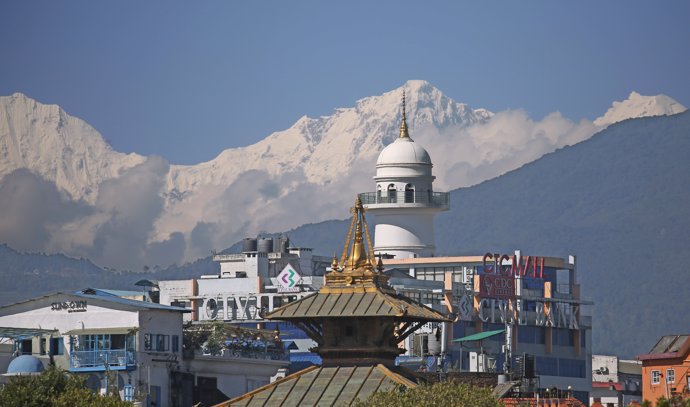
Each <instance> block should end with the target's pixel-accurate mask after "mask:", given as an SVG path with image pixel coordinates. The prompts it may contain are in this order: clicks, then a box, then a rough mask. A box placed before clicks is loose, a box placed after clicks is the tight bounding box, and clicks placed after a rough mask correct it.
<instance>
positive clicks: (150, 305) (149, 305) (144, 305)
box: [0, 291, 192, 312]
mask: <svg viewBox="0 0 690 407" xmlns="http://www.w3.org/2000/svg"><path fill="white" fill-rule="evenodd" d="M60 295H64V296H68V297H77V298H81V299H85V300H94V301H102V302H110V303H115V304H121V305H125V306H129V307H134V308H138V309H157V310H165V311H177V312H192V311H191V310H188V309H185V308H180V307H172V306H170V305H162V304H157V303H155V302H145V301H137V300H130V299H128V298H121V297H116V296H114V295H90V294H82V293H65V292H59V291H58V292H54V293H51V294H46V295H43V296H40V297H35V298H31V299H28V300H24V301H20V302H18V303H15V304H8V305H3V306H1V307H0V310H4V309H10V308H11V307H14V306H16V305H19V304H24V303H28V302H32V301H39V300H42V299H46V298H50V297H56V296H60Z"/></svg>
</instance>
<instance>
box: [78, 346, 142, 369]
mask: <svg viewBox="0 0 690 407" xmlns="http://www.w3.org/2000/svg"><path fill="white" fill-rule="evenodd" d="M135 367H136V357H135V352H134V351H131V350H125V349H108V350H82V351H72V352H71V353H70V360H69V370H70V372H104V371H106V370H132V369H134V368H135Z"/></svg>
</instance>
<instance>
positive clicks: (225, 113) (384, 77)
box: [0, 1, 690, 164]
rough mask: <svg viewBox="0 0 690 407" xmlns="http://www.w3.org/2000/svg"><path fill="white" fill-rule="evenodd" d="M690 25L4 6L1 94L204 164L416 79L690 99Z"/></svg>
mask: <svg viewBox="0 0 690 407" xmlns="http://www.w3.org/2000/svg"><path fill="white" fill-rule="evenodd" d="M689 21H690V2H687V1H668V2H634V1H625V2H623V1H605V2H603V1H579V2H554V1H532V2H516V1H515V2H508V1H506V2H498V1H495V2H494V1H488V2H484V1H482V2H477V1H474V2H459V1H457V2H456V1H453V2H450V1H449V2H443V1H431V2H407V1H375V2H372V1H347V2H338V3H336V2H323V1H252V2H249V1H246V2H244V1H243V2H240V1H222V2H221V1H205V2H190V1H187V2H176V1H165V2H162V1H160V2H159V1H150V2H139V1H118V2H114V1H113V2H93V1H65V2H55V1H5V2H2V3H1V4H0V95H9V94H11V93H13V92H22V93H25V94H27V95H28V96H30V97H32V98H34V99H37V100H38V101H40V102H43V103H56V104H59V105H60V106H62V107H63V108H64V109H65V110H66V111H67V112H68V113H70V114H71V115H74V116H77V117H80V118H82V119H84V120H86V121H87V122H88V123H90V124H91V125H93V126H94V127H95V128H96V129H97V130H98V131H99V132H101V134H103V136H104V137H105V138H106V139H107V140H108V141H109V142H110V143H111V144H112V145H113V147H114V148H115V149H117V150H119V151H124V152H131V151H134V152H138V153H141V154H146V155H149V154H156V155H160V156H162V157H164V158H166V159H168V160H170V161H171V162H173V163H180V164H194V163H198V162H201V161H206V160H209V159H212V158H213V157H215V156H216V155H217V154H218V153H219V152H220V151H221V150H222V149H224V148H229V147H237V146H242V145H248V144H251V143H254V142H256V141H258V140H259V139H261V138H264V137H265V136H267V135H268V134H270V133H271V132H273V131H277V130H282V129H285V128H287V127H289V126H291V125H292V124H293V123H294V122H295V121H296V120H297V119H298V118H299V117H300V116H302V115H308V116H312V117H313V116H319V115H326V114H330V113H331V112H332V110H333V109H334V108H336V107H348V106H352V105H353V104H354V101H355V100H357V99H360V98H363V97H366V96H371V95H376V94H380V93H383V92H385V91H388V90H391V89H393V88H396V87H399V86H401V85H402V84H403V83H404V82H405V81H406V80H408V79H425V80H428V81H430V82H431V83H432V84H434V85H435V86H436V87H438V88H439V89H441V90H442V91H443V92H444V93H446V94H447V95H448V96H450V97H451V98H453V99H455V100H456V101H460V102H464V103H468V104H469V105H471V106H472V107H475V108H477V107H485V108H487V109H490V110H492V111H500V110H503V109H508V108H523V109H525V110H526V111H527V112H528V113H529V114H530V115H531V116H532V117H534V118H535V119H540V118H541V117H543V116H544V115H546V114H548V113H550V112H552V111H556V110H558V111H560V112H562V113H563V114H564V115H565V116H566V117H568V118H570V119H573V120H578V119H581V118H588V119H594V118H596V117H597V116H599V115H601V114H603V113H604V112H605V111H606V109H607V108H608V107H609V106H610V104H611V102H613V101H614V100H622V99H624V98H626V97H627V96H628V94H629V93H630V91H633V90H635V91H638V92H640V93H642V94H645V95H653V94H658V93H664V94H667V95H669V96H671V97H673V98H675V99H676V100H678V101H679V102H681V103H682V104H684V105H686V106H690V80H689V79H690V78H689V76H690V75H689V74H688V73H689V72H690V46H689V40H690V23H689Z"/></svg>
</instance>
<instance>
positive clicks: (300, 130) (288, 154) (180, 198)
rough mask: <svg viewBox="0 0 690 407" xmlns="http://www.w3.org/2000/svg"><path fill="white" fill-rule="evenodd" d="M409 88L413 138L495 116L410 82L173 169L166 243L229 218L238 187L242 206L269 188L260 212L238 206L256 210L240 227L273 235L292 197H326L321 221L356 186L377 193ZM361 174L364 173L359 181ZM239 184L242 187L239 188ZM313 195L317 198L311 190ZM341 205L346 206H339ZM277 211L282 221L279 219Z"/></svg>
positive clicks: (163, 227) (259, 201)
mask: <svg viewBox="0 0 690 407" xmlns="http://www.w3.org/2000/svg"><path fill="white" fill-rule="evenodd" d="M403 89H404V90H405V92H406V95H407V97H406V99H407V106H408V113H409V114H408V125H409V127H410V129H411V132H412V134H414V131H415V129H419V128H424V127H427V126H431V127H433V128H436V129H444V128H448V127H450V126H457V127H467V126H471V125H473V124H476V123H483V122H485V121H486V120H487V119H489V118H490V117H491V116H492V113H491V112H489V111H487V110H485V109H472V108H470V107H468V106H467V105H465V104H462V103H457V102H454V101H453V100H451V99H450V98H448V97H447V96H445V95H443V94H442V93H441V91H439V90H438V89H437V88H435V87H433V86H432V85H431V84H429V83H428V82H425V81H420V80H414V81H408V82H407V83H405V85H404V86H403V87H402V88H399V89H395V90H393V91H390V92H387V93H384V94H383V95H380V96H372V97H367V98H364V99H361V100H359V101H357V102H356V105H355V107H352V108H341V109H336V110H335V111H334V113H333V114H332V115H330V116H322V117H318V118H309V117H306V116H304V117H302V118H300V119H299V120H298V121H297V122H296V123H295V124H294V125H293V126H292V127H290V128H289V129H287V130H284V131H279V132H276V133H273V134H271V135H269V136H268V137H267V138H265V139H263V140H261V141H259V142H258V143H256V144H253V145H251V146H247V147H241V148H233V149H228V150H225V151H223V152H222V153H221V154H220V155H218V157H216V158H215V159H213V160H211V161H208V162H205V163H201V164H198V165H193V166H176V165H173V166H171V169H170V173H169V177H168V182H167V191H169V192H168V195H167V200H166V213H165V214H164V215H163V216H162V217H161V219H160V220H159V221H158V222H157V230H158V232H159V236H158V238H164V237H165V236H167V235H169V234H170V233H173V232H174V231H175V230H176V229H178V230H179V228H183V229H187V230H192V229H193V228H194V227H195V226H196V224H197V223H198V222H199V221H200V219H203V220H204V222H218V221H220V220H222V219H224V218H227V213H226V210H227V208H228V202H227V199H228V198H229V197H227V195H228V192H229V190H230V189H232V190H234V191H235V192H234V193H232V194H231V195H233V197H232V198H230V200H234V198H236V197H237V196H244V197H247V196H250V195H251V194H253V193H255V191H247V189H248V188H252V187H253V189H260V188H262V186H263V187H265V188H264V191H265V192H266V193H262V194H260V196H256V197H255V200H254V203H255V204H256V205H255V206H254V208H257V210H253V209H252V208H251V205H250V202H247V201H246V200H241V201H240V202H238V204H243V205H244V206H249V207H248V208H246V209H244V210H247V211H248V212H247V215H250V216H247V217H245V218H244V219H238V220H236V221H239V222H241V223H242V224H247V226H248V229H249V230H252V229H255V230H261V229H262V228H263V229H267V228H270V229H271V230H272V229H273V228H274V227H276V226H278V225H284V226H287V227H291V226H289V224H288V223H285V222H286V221H288V220H289V219H292V218H294V216H295V215H294V214H288V213H282V212H283V211H282V210H280V209H279V208H278V205H281V206H283V207H284V208H285V207H287V206H288V205H286V204H287V203H288V202H289V201H291V198H287V196H288V195H290V194H292V193H293V192H295V191H297V190H300V189H303V188H304V187H305V186H307V185H311V186H313V187H318V188H321V190H322V192H324V195H320V196H319V197H316V196H315V197H314V199H310V202H309V205H310V206H312V208H317V207H321V208H322V209H321V210H317V213H318V215H317V216H316V217H315V218H312V221H316V220H324V219H328V217H325V216H331V217H338V216H340V214H339V213H338V209H336V208H342V207H346V206H343V205H347V204H348V203H349V202H350V201H351V200H352V197H353V196H354V194H355V193H356V192H357V189H352V188H348V187H352V186H354V185H359V186H361V187H362V188H371V185H369V184H371V183H372V181H371V177H372V176H373V175H374V163H375V160H376V157H377V156H378V154H379V152H380V151H381V149H383V147H384V146H386V145H387V144H388V143H390V142H392V141H393V140H394V139H395V137H397V134H398V128H399V126H400V120H401V96H402V90H403ZM353 169H354V170H355V171H354V172H362V171H363V172H364V174H363V175H362V176H358V177H356V178H355V177H353ZM248 173H249V174H253V179H252V182H251V183H252V184H253V185H245V184H244V183H242V182H241V180H240V178H241V177H242V176H243V174H244V175H246V174H248ZM238 180H240V181H239V184H238V185H236V186H233V185H234V183H235V182H238ZM257 184H258V185H257ZM324 187H326V189H324ZM269 190H270V191H269ZM328 191H332V194H331V195H330V196H327V195H325V193H327V192H328ZM302 193H304V192H302ZM307 193H308V194H310V195H311V191H309V192H307ZM223 196H225V198H224V197H223ZM303 197H305V196H303ZM286 201H287V202H286ZM334 201H335V202H339V203H340V204H338V205H335V206H333V202H334ZM295 204H296V203H295ZM266 206H272V208H271V210H269V211H266ZM258 207H261V210H258ZM326 208H329V209H326ZM276 211H277V212H280V213H282V215H280V216H276V215H274V214H275V213H276ZM269 213H271V214H272V215H270V217H271V220H270V223H269V222H267V220H268V219H265V218H266V216H268V214H269ZM312 215H314V213H312ZM304 221H305V222H308V221H309V219H306V218H305V219H304ZM276 222H277V224H276ZM171 226H172V227H171ZM294 226H297V225H294Z"/></svg>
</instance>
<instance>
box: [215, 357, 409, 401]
mask: <svg viewBox="0 0 690 407" xmlns="http://www.w3.org/2000/svg"><path fill="white" fill-rule="evenodd" d="M400 385H402V386H405V387H416V386H417V383H415V382H414V381H412V380H410V379H408V378H406V377H404V376H403V375H401V374H400V373H398V372H395V371H393V370H391V369H389V368H387V367H385V366H383V365H376V366H348V367H341V366H333V367H318V366H312V367H310V368H307V369H304V370H302V371H300V372H297V373H295V374H293V375H290V376H287V377H285V378H283V379H281V380H278V381H276V382H274V383H271V384H269V385H266V386H264V387H260V388H258V389H256V390H254V391H252V392H249V393H247V394H245V395H243V396H240V397H237V398H234V399H232V400H228V401H226V402H223V403H220V404H218V405H216V407H229V406H274V405H275V406H316V405H319V406H334V405H343V406H349V405H351V404H352V403H354V402H355V401H356V400H366V399H367V398H368V397H369V396H370V395H371V394H373V393H374V392H377V391H386V390H390V389H393V388H395V387H396V386H400Z"/></svg>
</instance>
